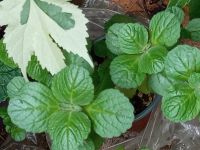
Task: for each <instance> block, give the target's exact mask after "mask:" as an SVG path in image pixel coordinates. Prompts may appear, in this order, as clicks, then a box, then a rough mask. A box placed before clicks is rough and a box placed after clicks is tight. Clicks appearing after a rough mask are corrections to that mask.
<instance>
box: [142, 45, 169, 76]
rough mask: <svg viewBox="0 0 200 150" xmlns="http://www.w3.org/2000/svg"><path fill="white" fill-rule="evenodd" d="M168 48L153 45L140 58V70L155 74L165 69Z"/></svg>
mask: <svg viewBox="0 0 200 150" xmlns="http://www.w3.org/2000/svg"><path fill="white" fill-rule="evenodd" d="M166 56H167V49H166V48H165V47H162V46H155V47H151V48H150V49H149V50H147V51H146V52H145V53H144V54H142V56H141V57H140V60H139V70H140V71H141V72H143V73H148V74H153V73H158V72H161V71H162V70H163V69H164V61H165V57H166Z"/></svg>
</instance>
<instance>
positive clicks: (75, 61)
mask: <svg viewBox="0 0 200 150" xmlns="http://www.w3.org/2000/svg"><path fill="white" fill-rule="evenodd" d="M64 56H65V63H66V64H67V65H76V66H80V67H83V68H85V69H87V70H88V71H89V72H90V74H92V73H93V68H92V67H91V66H90V64H89V63H88V62H87V61H86V60H85V59H83V58H82V57H80V56H79V55H77V54H73V53H72V52H70V53H68V52H64Z"/></svg>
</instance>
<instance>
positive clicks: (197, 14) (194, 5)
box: [189, 0, 200, 19]
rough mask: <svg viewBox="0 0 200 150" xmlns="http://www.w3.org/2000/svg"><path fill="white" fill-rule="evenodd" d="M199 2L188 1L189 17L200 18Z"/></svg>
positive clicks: (197, 0)
mask: <svg viewBox="0 0 200 150" xmlns="http://www.w3.org/2000/svg"><path fill="white" fill-rule="evenodd" d="M199 8H200V3H199V0H191V1H190V3H189V10H190V12H189V15H190V18H191V19H194V18H200V9H199Z"/></svg>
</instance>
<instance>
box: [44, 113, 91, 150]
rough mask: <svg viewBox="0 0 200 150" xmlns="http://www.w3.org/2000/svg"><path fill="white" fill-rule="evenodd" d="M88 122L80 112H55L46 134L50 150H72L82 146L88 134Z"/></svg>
mask: <svg viewBox="0 0 200 150" xmlns="http://www.w3.org/2000/svg"><path fill="white" fill-rule="evenodd" d="M90 126H91V125H90V120H89V118H88V117H87V116H86V115H85V114H84V113H82V112H57V113H55V114H53V115H52V117H51V119H50V122H49V129H48V132H49V134H50V136H51V138H52V140H53V143H52V150H63V149H66V150H73V149H77V147H78V146H79V145H81V144H83V140H86V139H87V137H88V135H89V133H90Z"/></svg>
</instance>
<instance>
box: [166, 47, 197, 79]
mask: <svg viewBox="0 0 200 150" xmlns="http://www.w3.org/2000/svg"><path fill="white" fill-rule="evenodd" d="M165 72H166V75H167V77H169V78H173V79H175V80H179V81H180V80H181V81H187V80H188V78H189V77H190V75H191V74H192V73H193V72H200V51H199V49H198V48H196V47H191V46H188V45H179V46H177V47H175V48H174V49H173V50H172V51H170V52H169V53H168V55H167V57H166V61H165Z"/></svg>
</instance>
